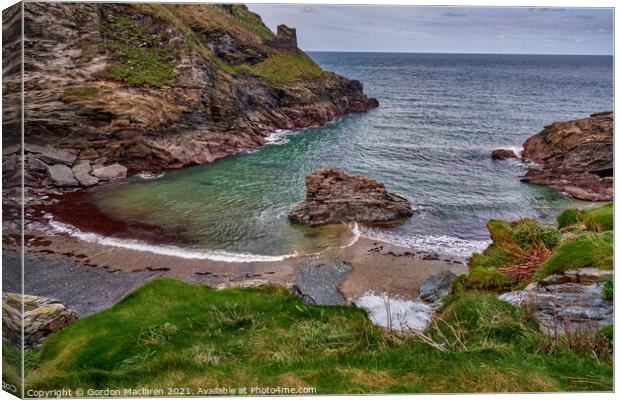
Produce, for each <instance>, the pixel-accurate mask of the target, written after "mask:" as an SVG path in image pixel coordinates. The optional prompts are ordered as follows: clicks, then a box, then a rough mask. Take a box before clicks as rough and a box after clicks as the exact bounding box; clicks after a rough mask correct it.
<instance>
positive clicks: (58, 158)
mask: <svg viewBox="0 0 620 400" xmlns="http://www.w3.org/2000/svg"><path fill="white" fill-rule="evenodd" d="M24 150H25V151H26V152H27V153H35V154H36V155H37V158H39V159H41V161H44V162H45V163H47V164H65V165H72V164H73V163H74V162H75V159H76V158H77V157H76V156H74V155H73V154H71V153H68V152H66V151H64V150H60V149H56V148H54V147H52V146H39V145H36V144H29V143H25V144H24Z"/></svg>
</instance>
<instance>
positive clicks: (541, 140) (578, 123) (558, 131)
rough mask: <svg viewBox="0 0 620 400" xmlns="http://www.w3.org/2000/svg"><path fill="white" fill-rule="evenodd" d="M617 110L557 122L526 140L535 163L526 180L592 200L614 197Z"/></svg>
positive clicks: (526, 155) (529, 156)
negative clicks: (614, 145) (615, 120)
mask: <svg viewBox="0 0 620 400" xmlns="http://www.w3.org/2000/svg"><path fill="white" fill-rule="evenodd" d="M613 140H614V114H613V112H603V113H598V114H592V115H591V116H590V117H589V118H583V119H578V120H571V121H565V122H555V123H553V124H551V125H549V126H547V127H545V129H543V130H542V131H541V132H539V133H537V134H535V135H534V136H532V137H530V138H529V139H527V140H526V141H525V143H523V153H522V156H523V158H526V159H528V160H531V161H533V162H535V163H538V164H540V165H541V167H532V168H530V169H529V170H528V172H527V173H526V174H525V176H523V177H522V178H521V180H522V181H523V182H528V183H533V184H538V185H550V186H553V187H555V188H557V189H558V190H561V191H562V192H565V193H568V194H569V195H571V196H573V197H575V198H577V199H581V200H588V201H611V200H613V168H614V165H613Z"/></svg>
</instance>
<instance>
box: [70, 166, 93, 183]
mask: <svg viewBox="0 0 620 400" xmlns="http://www.w3.org/2000/svg"><path fill="white" fill-rule="evenodd" d="M71 170H72V171H73V175H74V176H75V178H76V179H77V180H78V182H80V185H82V186H93V185H96V184H97V183H98V182H99V179H98V178H96V177H94V176H92V175H91V174H90V170H91V168H90V162H89V161H81V162H80V163H79V164H76V165H75V166H73V168H72V169H71Z"/></svg>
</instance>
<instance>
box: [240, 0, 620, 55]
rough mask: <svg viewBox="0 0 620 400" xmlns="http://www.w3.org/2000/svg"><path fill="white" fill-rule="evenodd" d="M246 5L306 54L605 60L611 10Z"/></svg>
mask: <svg viewBox="0 0 620 400" xmlns="http://www.w3.org/2000/svg"><path fill="white" fill-rule="evenodd" d="M248 6H249V8H250V9H251V10H252V11H254V12H256V13H258V14H260V15H261V17H262V18H263V21H264V22H265V23H266V24H267V25H268V26H269V27H270V28H271V29H272V30H273V31H274V32H275V30H276V26H277V25H279V24H282V23H285V24H287V25H289V26H292V27H295V28H297V42H298V44H299V47H300V48H301V49H303V50H306V51H369V52H373V51H382V52H405V53H407V52H411V53H415V52H428V53H513V54H613V10H612V9H611V8H598V9H596V8H543V7H537V8H527V7H521V8H511V7H493V8H491V7H422V6H336V5H334V6H328V5H324V6H318V5H317V6H309V5H268V4H266V5H262V4H251V5H248Z"/></svg>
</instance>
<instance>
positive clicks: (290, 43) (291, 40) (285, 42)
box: [267, 25, 297, 51]
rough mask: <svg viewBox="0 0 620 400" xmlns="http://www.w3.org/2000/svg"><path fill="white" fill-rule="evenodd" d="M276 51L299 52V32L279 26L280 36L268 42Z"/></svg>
mask: <svg viewBox="0 0 620 400" xmlns="http://www.w3.org/2000/svg"><path fill="white" fill-rule="evenodd" d="M267 44H268V45H269V46H271V47H273V48H276V49H282V50H288V51H296V50H297V31H296V30H295V28H289V27H288V26H286V25H278V35H277V36H276V37H275V38H274V39H271V40H270V41H268V42H267Z"/></svg>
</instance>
